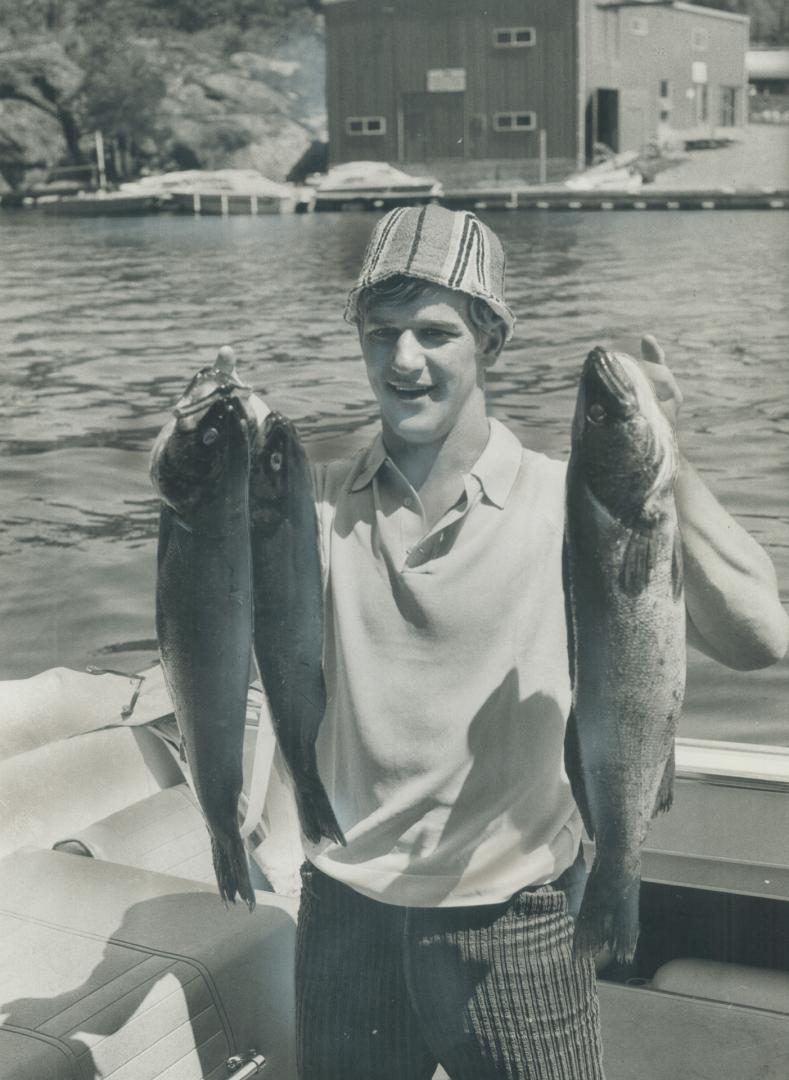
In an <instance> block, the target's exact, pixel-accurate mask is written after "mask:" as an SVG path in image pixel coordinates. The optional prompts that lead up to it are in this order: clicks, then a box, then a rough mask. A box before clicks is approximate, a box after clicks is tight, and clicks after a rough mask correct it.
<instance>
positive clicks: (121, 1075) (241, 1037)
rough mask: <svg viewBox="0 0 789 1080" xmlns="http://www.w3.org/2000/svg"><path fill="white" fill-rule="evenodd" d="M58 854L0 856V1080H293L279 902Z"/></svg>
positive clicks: (291, 908)
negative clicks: (230, 895) (258, 1064)
mask: <svg viewBox="0 0 789 1080" xmlns="http://www.w3.org/2000/svg"><path fill="white" fill-rule="evenodd" d="M257 900H258V903H257V908H256V909H255V911H253V912H250V911H248V910H247V907H246V905H245V904H235V905H233V904H230V905H224V904H223V903H222V901H221V900H220V898H219V896H218V895H217V892H216V888H215V886H213V885H212V886H208V885H202V884H200V883H198V882H184V881H183V879H179V878H176V877H172V876H168V875H165V874H155V873H150V872H148V871H145V870H139V869H137V868H133V867H127V866H120V865H118V864H113V863H109V862H104V861H102V860H99V859H82V858H76V857H74V856H71V855H64V854H62V853H61V852H58V851H40V850H39V851H36V850H19V851H15V852H13V853H12V854H10V855H8V856H6V857H5V858H4V859H0V1002H2V1012H3V1013H4V1017H3V1022H2V1024H0V1080H44V1078H46V1080H87V1078H88V1077H91V1078H93V1077H98V1076H101V1077H105V1078H106V1080H110V1078H112V1080H225V1078H226V1077H227V1076H228V1075H229V1070H228V1068H227V1067H226V1062H227V1060H228V1058H230V1057H231V1055H235V1054H244V1053H245V1052H246V1051H247V1050H249V1049H250V1048H255V1050H257V1051H259V1052H260V1053H261V1054H263V1055H264V1056H265V1058H266V1059H267V1060H266V1064H265V1066H264V1068H263V1075H264V1076H265V1077H266V1078H268V1077H271V1080H295V1078H296V1068H295V1063H294V1061H293V1054H294V1004H295V1000H294V989H293V951H294V945H295V914H296V906H295V904H294V903H293V902H291V901H287V900H284V899H283V898H281V897H277V896H274V895H273V894H271V893H268V894H263V893H260V894H258V897H257Z"/></svg>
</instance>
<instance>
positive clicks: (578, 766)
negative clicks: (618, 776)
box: [564, 709, 594, 840]
mask: <svg viewBox="0 0 789 1080" xmlns="http://www.w3.org/2000/svg"><path fill="white" fill-rule="evenodd" d="M564 771H565V772H566V773H567V778H568V779H569V781H570V787H571V788H572V792H573V798H574V799H575V801H576V803H577V804H578V809H579V810H580V811H581V819H582V820H583V823H584V828H585V829H586V832H587V835H588V836H589V839H590V840H594V826H593V825H592V815H591V813H590V810H589V800H588V798H587V795H586V785H585V784H584V771H583V762H582V760H581V744H580V740H579V738H578V722H577V720H576V718H575V710H574V709H571V710H570V715H569V716H568V718H567V727H566V729H565V732H564Z"/></svg>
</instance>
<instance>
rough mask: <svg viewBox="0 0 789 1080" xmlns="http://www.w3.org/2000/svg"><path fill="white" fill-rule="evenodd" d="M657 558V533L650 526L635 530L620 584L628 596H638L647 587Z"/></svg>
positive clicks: (625, 558) (624, 562) (620, 577)
mask: <svg viewBox="0 0 789 1080" xmlns="http://www.w3.org/2000/svg"><path fill="white" fill-rule="evenodd" d="M657 556H658V536H657V531H656V530H655V529H653V528H650V527H649V526H648V525H646V527H645V528H638V527H637V528H635V529H633V531H632V532H631V534H630V539H629V540H628V542H627V549H626V550H625V557H624V560H623V561H622V569H621V572H620V575H619V583H620V585H621V586H622V589H623V590H624V592H625V593H627V595H628V596H638V595H639V594H640V593H642V592H643V591H644V589H645V588H646V587H647V585H648V584H649V578H650V576H651V574H652V571H653V570H654V568H655V564H656V562H657Z"/></svg>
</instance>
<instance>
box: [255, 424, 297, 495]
mask: <svg viewBox="0 0 789 1080" xmlns="http://www.w3.org/2000/svg"><path fill="white" fill-rule="evenodd" d="M300 449H301V447H300V444H299V443H298V438H297V436H296V433H295V429H294V427H293V424H292V423H291V422H290V421H289V420H287V419H286V418H285V417H284V416H282V415H281V414H280V413H277V412H270V413H269V414H268V416H266V418H265V420H264V421H263V423H262V424H261V425H260V427H259V428H258V431H257V435H256V438H255V442H254V445H253V449H252V471H251V480H250V491H251V497H252V502H253V511H254V509H255V506H256V505H260V504H261V503H264V504H265V503H277V502H279V501H280V500H282V499H284V498H285V496H286V495H287V492H288V473H289V472H290V468H291V464H292V461H293V457H294V454H295V453H297V452H298V451H300Z"/></svg>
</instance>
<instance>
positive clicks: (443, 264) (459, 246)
mask: <svg viewBox="0 0 789 1080" xmlns="http://www.w3.org/2000/svg"><path fill="white" fill-rule="evenodd" d="M397 274H405V275H406V276H408V277H414V278H420V279H422V280H424V281H430V282H432V283H433V284H434V285H443V286H444V288H446V289H455V290H457V291H458V292H464V293H467V294H468V295H469V296H478V297H479V298H480V299H481V300H484V301H485V302H486V303H487V304H489V305H490V307H491V308H492V309H493V310H494V311H495V312H496V314H497V315H499V316H501V318H502V319H503V320H504V322H505V324H506V326H507V339H508V340H509V338H510V337H512V329H513V326H514V325H515V316H514V315H513V314H512V312H511V311H510V309H509V308H508V307H507V305H506V304H505V303H504V251H503V249H502V246H501V243H500V241H499V238H498V237H497V236H496V234H495V233H494V232H493V231H492V230H491V229H489V228H488V227H487V225H484V224H483V223H482V222H481V221H480V220H479V218H478V217H476V215H474V214H472V213H471V212H470V211H468V210H457V211H455V210H446V209H445V208H444V207H443V206H437V205H435V204H432V203H431V204H430V205H428V206H398V207H397V208H396V209H395V210H390V212H389V213H388V214H385V215H384V217H382V218H381V220H380V221H379V222H378V224H377V225H376V226H375V228H374V229H373V234H372V236H371V237H370V242H369V243H368V245H367V251H366V252H365V254H364V262H363V263H362V270H361V273H360V274H359V279H358V281H357V282H356V284H355V285H354V287H353V288H352V289H351V291H350V293H349V294H348V303H347V304H346V306H345V318H346V319H347V320H348V322H351V323H356V322H358V321H359V312H358V303H359V295H360V293H361V292H362V291H363V290H364V289H366V288H367V287H368V286H370V285H375V284H376V283H377V282H379V281H384V280H385V279H386V278H390V277H394V276H395V275H397Z"/></svg>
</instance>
